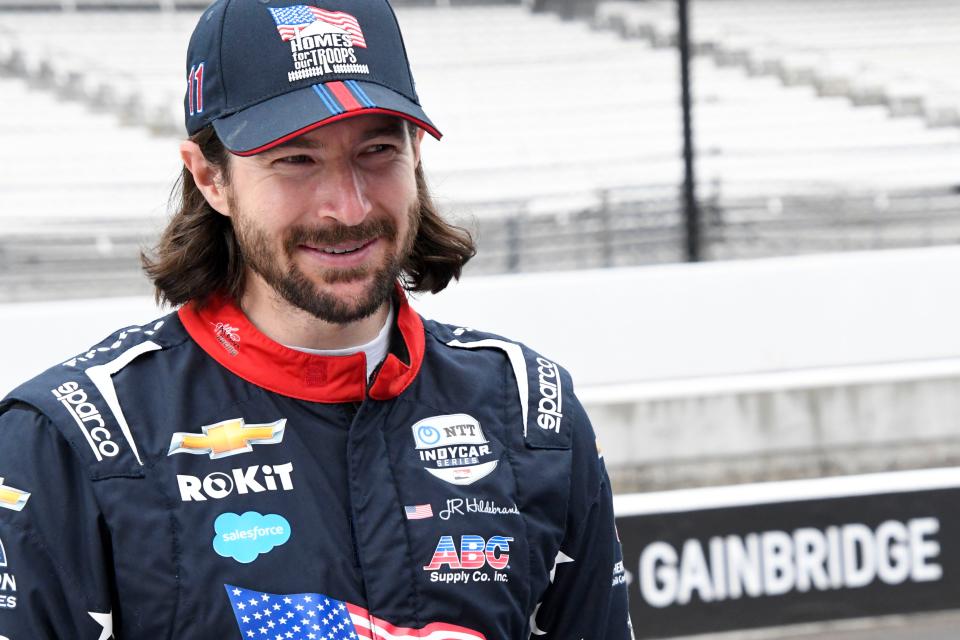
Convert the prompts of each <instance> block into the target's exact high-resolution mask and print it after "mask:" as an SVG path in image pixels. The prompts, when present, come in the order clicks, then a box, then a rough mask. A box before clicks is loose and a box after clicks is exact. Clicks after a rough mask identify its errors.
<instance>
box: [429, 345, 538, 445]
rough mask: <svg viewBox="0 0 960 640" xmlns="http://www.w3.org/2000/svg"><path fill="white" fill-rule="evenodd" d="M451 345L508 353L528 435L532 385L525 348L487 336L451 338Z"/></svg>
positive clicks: (525, 432) (524, 434)
mask: <svg viewBox="0 0 960 640" xmlns="http://www.w3.org/2000/svg"><path fill="white" fill-rule="evenodd" d="M447 345H448V346H451V347H461V348H463V349H481V348H484V347H493V348H495V349H500V350H501V351H503V352H504V353H506V354H507V357H508V358H509V359H510V366H512V367H513V377H514V378H516V379H517V393H519V394H520V412H521V414H522V416H523V437H524V438H526V437H527V414H528V412H529V407H528V405H529V402H530V385H529V383H528V382H527V360H526V358H524V357H523V349H521V348H520V345H518V344H516V343H514V342H507V341H506V340H495V339H493V338H487V339H485V340H477V341H476V342H460V341H459V340H451V341H450V342H448V343H447Z"/></svg>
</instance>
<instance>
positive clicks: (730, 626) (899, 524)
mask: <svg viewBox="0 0 960 640" xmlns="http://www.w3.org/2000/svg"><path fill="white" fill-rule="evenodd" d="M958 504H960V469H953V468H951V469H928V470H920V471H906V472H897V473H884V474H872V475H862V476H846V477H838V478H822V479H816V480H803V481H790V482H772V483H763V484H753V485H740V486H730V487H711V488H704V489H693V490H683V491H669V492H660V493H651V494H634V495H622V496H617V497H616V498H615V507H616V511H617V527H618V529H619V531H620V539H621V542H622V544H623V552H624V564H625V567H626V569H627V572H628V573H627V575H628V580H629V582H630V585H629V589H630V600H631V602H630V607H631V614H632V617H633V621H634V628H635V631H636V636H637V638H670V637H680V636H686V635H695V634H701V633H710V632H716V631H728V630H734V629H747V628H756V627H771V626H779V625H785V624H798V623H809V622H817V621H826V620H839V619H844V618H858V617H869V616H877V615H889V614H897V613H912V612H920V611H932V610H940V609H960V509H958V507H957V505H958Z"/></svg>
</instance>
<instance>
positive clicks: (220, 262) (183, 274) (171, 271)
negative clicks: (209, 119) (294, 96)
mask: <svg viewBox="0 0 960 640" xmlns="http://www.w3.org/2000/svg"><path fill="white" fill-rule="evenodd" d="M415 130H416V129H415V127H413V125H411V129H410V130H409V132H408V133H409V135H411V136H412V135H414V134H415ZM190 140H192V141H193V142H195V143H197V145H199V147H200V150H201V151H202V152H203V156H204V157H205V158H206V160H207V162H209V163H210V164H211V165H213V166H214V167H215V168H216V169H217V170H218V171H219V174H220V179H221V181H222V183H223V184H225V185H226V184H229V181H230V172H229V169H230V165H229V155H230V153H229V151H227V149H226V148H225V147H224V146H223V143H222V142H221V141H220V139H219V138H218V137H217V134H216V132H214V130H213V127H207V128H206V129H204V130H202V131H200V132H198V133H196V134H194V135H193V136H191V137H190ZM416 180H417V196H418V204H419V215H418V217H419V222H420V226H419V231H418V232H417V236H416V239H415V240H414V244H413V251H412V252H411V254H410V256H409V258H408V259H407V261H406V262H405V263H404V265H403V273H402V275H401V282H402V284H403V287H404V288H405V289H407V290H409V291H430V292H431V293H438V292H440V291H442V290H443V289H444V288H445V287H446V286H447V285H448V284H449V283H450V279H451V278H456V279H459V278H460V273H461V271H462V270H463V266H464V265H465V264H466V263H467V261H469V260H470V258H472V257H473V256H474V255H476V245H475V244H474V241H473V237H472V235H471V234H470V232H469V231H467V230H466V229H464V228H462V227H458V226H455V225H452V224H450V223H448V222H446V221H445V220H444V219H443V218H442V217H441V215H440V213H439V212H438V211H437V208H436V206H435V205H434V203H433V199H432V198H431V196H430V192H429V189H428V188H427V183H426V179H425V178H424V175H423V169H422V168H421V166H420V165H417V168H416ZM173 189H174V191H173V194H172V197H171V201H172V203H173V206H174V207H175V211H176V212H175V213H174V214H173V217H172V218H171V220H170V222H169V223H168V224H167V227H166V229H165V230H164V231H163V234H162V235H161V236H160V241H159V242H158V244H157V246H156V247H155V248H154V249H153V251H152V252H151V253H149V254H148V253H147V252H145V251H144V252H141V254H140V261H141V263H142V265H143V270H144V271H145V272H146V274H147V276H148V277H149V278H150V280H151V281H152V282H153V285H154V288H155V295H156V299H157V301H158V302H166V303H169V304H171V305H180V304H184V303H186V302H188V301H191V300H192V301H195V302H196V303H198V304H200V305H201V306H202V305H203V304H205V303H206V302H207V301H208V300H209V298H210V297H211V296H212V295H214V294H220V293H225V294H227V295H229V296H231V297H232V298H233V299H234V300H239V299H240V296H241V294H242V293H243V289H244V285H245V265H244V261H243V255H242V253H241V251H240V245H239V244H238V243H237V238H236V236H235V234H234V231H233V225H232V223H231V220H230V218H228V217H227V216H224V215H221V214H220V213H218V212H217V211H216V210H214V209H213V207H211V206H210V204H209V203H208V202H207V200H206V198H204V197H203V194H202V193H201V192H200V189H198V188H197V184H196V182H194V179H193V174H191V173H190V171H188V170H187V168H186V167H184V168H183V171H182V173H181V175H180V178H179V179H178V181H177V184H176V185H174V188H173Z"/></svg>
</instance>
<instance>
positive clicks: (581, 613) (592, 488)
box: [531, 405, 633, 640]
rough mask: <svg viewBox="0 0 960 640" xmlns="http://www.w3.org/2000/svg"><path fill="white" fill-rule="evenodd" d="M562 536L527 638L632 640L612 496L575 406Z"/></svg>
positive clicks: (590, 434) (593, 442)
mask: <svg viewBox="0 0 960 640" xmlns="http://www.w3.org/2000/svg"><path fill="white" fill-rule="evenodd" d="M575 408H576V414H575V415H576V417H577V424H576V431H575V432H574V435H573V437H574V440H573V449H574V451H573V472H572V480H571V495H570V505H569V508H568V514H567V521H566V534H565V537H564V540H563V543H562V544H561V547H560V552H559V553H558V554H557V559H556V564H555V566H554V569H553V573H552V576H551V582H550V586H549V587H548V588H547V590H546V593H545V594H544V596H543V599H542V601H541V603H540V604H539V605H538V607H537V611H536V613H535V614H534V616H533V618H532V620H531V622H532V628H531V631H532V633H531V638H541V639H542V640H581V639H582V640H632V638H633V629H632V626H631V622H630V613H629V609H628V606H627V584H626V580H625V572H624V567H623V554H622V552H621V549H620V540H619V537H618V535H617V529H616V524H615V522H614V515H613V494H612V491H611V488H610V479H609V477H608V475H607V471H606V467H605V465H604V464H603V458H602V457H601V456H600V453H599V447H598V446H597V443H596V438H595V436H594V434H593V429H592V427H591V426H590V423H589V420H588V419H587V416H586V413H584V411H583V409H582V407H580V406H579V405H576V407H575Z"/></svg>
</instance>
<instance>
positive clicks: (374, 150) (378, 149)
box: [363, 143, 396, 155]
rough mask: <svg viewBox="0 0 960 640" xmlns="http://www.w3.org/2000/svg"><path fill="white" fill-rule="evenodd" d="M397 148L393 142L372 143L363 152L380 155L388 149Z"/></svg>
mask: <svg viewBox="0 0 960 640" xmlns="http://www.w3.org/2000/svg"><path fill="white" fill-rule="evenodd" d="M395 149H396V147H395V146H394V145H392V144H387V143H380V144H373V145H370V146H369V147H367V148H366V149H364V151H363V152H364V153H365V154H368V155H378V154H381V153H386V152H388V151H393V150H395Z"/></svg>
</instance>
